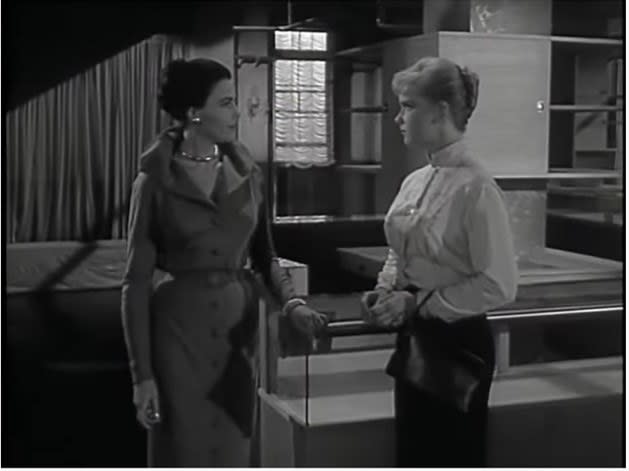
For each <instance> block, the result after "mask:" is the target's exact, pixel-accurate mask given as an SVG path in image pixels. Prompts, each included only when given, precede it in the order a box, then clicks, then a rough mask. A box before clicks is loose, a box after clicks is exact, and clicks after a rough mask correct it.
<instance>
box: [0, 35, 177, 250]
mask: <svg viewBox="0 0 629 471" xmlns="http://www.w3.org/2000/svg"><path fill="white" fill-rule="evenodd" d="M188 52H189V51H188V47H187V46H186V45H185V44H184V43H183V42H181V41H179V40H178V39H177V38H174V37H166V36H154V37H152V38H150V39H147V40H145V41H143V42H141V43H139V44H137V45H135V46H133V47H131V48H129V49H127V50H125V51H123V52H121V53H119V54H117V55H116V56H114V57H112V58H110V59H108V60H106V61H104V62H102V63H100V64H98V65H96V66H95V67H93V68H91V69H89V70H87V71H85V72H83V73H81V74H80V75H77V76H75V77H73V78H72V79H70V80H68V81H66V82H64V83H62V84H60V85H59V86H57V87H55V88H54V89H52V90H50V91H48V92H46V93H44V94H42V95H40V96H38V97H36V98H34V99H32V100H30V101H29V102H27V103H26V104H24V105H23V106H21V107H19V108H17V109H15V110H13V111H11V112H9V113H7V115H6V127H5V133H6V134H5V139H6V140H5V142H6V152H7V153H6V158H7V167H6V168H7V170H8V172H7V178H6V179H5V185H6V186H5V188H6V190H5V197H6V202H7V205H6V210H7V216H6V218H7V219H6V228H5V234H6V236H7V242H8V243H14V242H32V241H51V240H57V241H58V240H86V239H119V238H124V237H125V236H126V219H127V210H128V197H129V192H130V188H131V183H132V181H133V179H134V177H135V174H136V172H137V164H138V157H139V155H140V153H141V151H142V150H143V149H144V148H145V147H146V146H147V145H148V144H149V143H150V141H151V140H152V139H153V138H154V137H155V136H156V134H157V133H158V132H159V131H160V130H161V129H162V128H163V127H164V126H165V125H167V124H168V123H167V117H166V115H165V114H164V113H162V112H161V111H160V109H159V105H158V103H157V88H158V85H159V73H160V71H161V69H162V68H163V67H164V66H165V65H166V63H168V62H169V61H171V60H173V59H176V58H179V57H186V56H187V55H188Z"/></svg>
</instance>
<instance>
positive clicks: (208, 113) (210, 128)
mask: <svg viewBox="0 0 629 471" xmlns="http://www.w3.org/2000/svg"><path fill="white" fill-rule="evenodd" d="M196 115H197V116H198V117H199V118H201V122H200V124H198V125H197V126H198V128H199V129H198V130H199V132H200V133H201V134H203V135H204V136H206V137H208V138H209V139H211V140H212V141H213V142H216V143H223V142H231V141H233V140H234V139H235V138H236V129H237V126H238V116H239V113H238V108H237V107H236V97H235V93H234V84H233V83H232V81H231V80H228V79H224V80H221V81H219V82H217V83H216V85H215V86H214V88H213V89H212V91H211V92H210V94H209V96H208V97H207V100H205V105H204V106H203V108H201V109H199V110H197V113H196Z"/></svg>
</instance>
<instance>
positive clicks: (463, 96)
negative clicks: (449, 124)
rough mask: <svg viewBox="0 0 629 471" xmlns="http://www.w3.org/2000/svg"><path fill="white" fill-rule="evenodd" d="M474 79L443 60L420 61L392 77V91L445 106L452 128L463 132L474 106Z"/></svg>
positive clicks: (431, 58)
mask: <svg viewBox="0 0 629 471" xmlns="http://www.w3.org/2000/svg"><path fill="white" fill-rule="evenodd" d="M478 84H479V80H478V75H477V74H475V73H474V72H472V71H471V70H469V69H468V68H467V67H460V66H458V65H457V64H455V63H454V62H452V61H451V60H449V59H445V58H443V57H424V58H423V59H420V60H419V61H417V62H416V63H415V64H413V65H412V66H410V67H409V68H407V69H404V70H401V71H399V72H398V73H396V74H395V75H394V76H393V83H392V85H393V91H394V93H395V94H397V95H399V94H401V93H403V92H404V93H408V94H415V95H417V96H422V97H424V98H426V99H428V100H431V101H432V102H434V103H439V102H441V101H443V102H446V103H448V105H449V106H450V111H451V112H452V118H453V120H454V125H455V126H456V128H457V129H458V130H459V131H465V128H466V127H467V122H468V120H469V119H470V116H471V115H472V112H473V111H474V108H476V103H477V102H478Z"/></svg>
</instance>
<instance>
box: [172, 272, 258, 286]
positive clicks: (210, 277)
mask: <svg viewBox="0 0 629 471" xmlns="http://www.w3.org/2000/svg"><path fill="white" fill-rule="evenodd" d="M166 272H167V273H169V274H170V275H171V276H172V277H173V278H175V279H185V278H191V279H194V280H203V281H207V283H208V285H210V286H211V287H220V286H224V285H226V284H228V283H232V282H234V281H255V280H256V276H255V273H254V271H253V270H251V269H250V268H233V269H232V268H204V269H193V270H178V271H166Z"/></svg>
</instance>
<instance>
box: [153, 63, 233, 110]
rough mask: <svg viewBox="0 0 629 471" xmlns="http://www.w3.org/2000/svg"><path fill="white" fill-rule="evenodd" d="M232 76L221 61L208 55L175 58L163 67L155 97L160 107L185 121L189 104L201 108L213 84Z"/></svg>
mask: <svg viewBox="0 0 629 471" xmlns="http://www.w3.org/2000/svg"><path fill="white" fill-rule="evenodd" d="M223 79H231V73H230V71H229V69H227V68H226V67H225V66H224V65H222V64H221V63H219V62H216V61H213V60H210V59H193V60H190V61H187V60H185V59H175V60H173V61H171V62H169V63H168V64H167V65H166V67H164V68H163V69H162V72H161V77H160V86H159V92H158V100H159V103H160V106H161V108H162V109H163V110H164V111H166V112H167V113H168V114H169V115H171V116H172V117H173V118H174V119H177V120H179V121H186V112H187V111H188V109H190V108H201V107H203V105H204V104H205V101H206V100H207V97H208V95H209V94H210V93H211V92H212V89H213V88H214V85H216V83H217V82H219V81H220V80H223Z"/></svg>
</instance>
